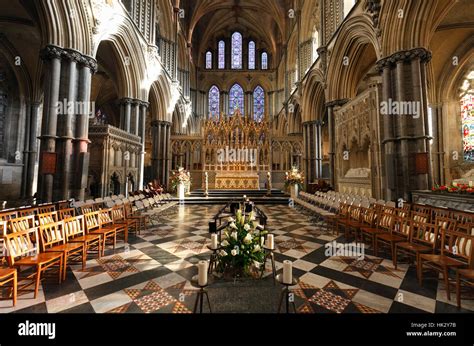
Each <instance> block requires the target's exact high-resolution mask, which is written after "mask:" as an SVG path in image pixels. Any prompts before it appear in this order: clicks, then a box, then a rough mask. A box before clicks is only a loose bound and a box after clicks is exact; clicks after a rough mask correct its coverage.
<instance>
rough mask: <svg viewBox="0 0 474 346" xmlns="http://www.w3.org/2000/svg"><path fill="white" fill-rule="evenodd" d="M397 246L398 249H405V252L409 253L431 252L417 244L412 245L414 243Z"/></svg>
mask: <svg viewBox="0 0 474 346" xmlns="http://www.w3.org/2000/svg"><path fill="white" fill-rule="evenodd" d="M397 246H398V247H399V248H402V249H405V250H411V251H416V252H423V251H425V252H429V251H431V248H429V247H427V246H424V245H419V244H414V243H408V242H404V243H397Z"/></svg>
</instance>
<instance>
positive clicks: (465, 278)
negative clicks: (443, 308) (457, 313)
mask: <svg viewBox="0 0 474 346" xmlns="http://www.w3.org/2000/svg"><path fill="white" fill-rule="evenodd" d="M463 285H464V286H466V287H468V288H469V292H473V290H474V269H458V270H457V271H456V303H457V306H458V308H461V288H462V286H463Z"/></svg>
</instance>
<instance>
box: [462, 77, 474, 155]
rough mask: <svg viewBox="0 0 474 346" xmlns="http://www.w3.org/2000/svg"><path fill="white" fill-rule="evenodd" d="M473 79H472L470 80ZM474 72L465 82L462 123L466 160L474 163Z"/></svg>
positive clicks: (463, 87)
mask: <svg viewBox="0 0 474 346" xmlns="http://www.w3.org/2000/svg"><path fill="white" fill-rule="evenodd" d="M469 77H471V78H469ZM473 84H474V71H472V72H471V73H470V74H469V76H468V78H467V79H466V80H465V81H464V84H463V86H462V88H461V89H462V91H463V95H462V98H461V121H462V139H463V151H464V160H465V161H469V162H474V92H473V91H472V90H473V88H472V85H473Z"/></svg>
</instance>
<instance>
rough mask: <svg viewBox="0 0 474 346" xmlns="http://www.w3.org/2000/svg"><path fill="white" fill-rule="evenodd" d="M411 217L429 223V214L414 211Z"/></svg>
mask: <svg viewBox="0 0 474 346" xmlns="http://www.w3.org/2000/svg"><path fill="white" fill-rule="evenodd" d="M411 219H412V220H413V221H415V222H421V223H427V222H429V220H428V219H429V217H428V214H426V213H422V212H419V211H412V212H411Z"/></svg>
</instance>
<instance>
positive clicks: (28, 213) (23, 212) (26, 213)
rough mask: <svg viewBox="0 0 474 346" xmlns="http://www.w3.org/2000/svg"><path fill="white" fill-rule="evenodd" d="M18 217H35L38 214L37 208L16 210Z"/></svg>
mask: <svg viewBox="0 0 474 346" xmlns="http://www.w3.org/2000/svg"><path fill="white" fill-rule="evenodd" d="M17 212H18V216H19V217H23V216H31V215H33V216H34V215H36V214H37V213H38V208H37V207H27V208H20V209H18V211H17Z"/></svg>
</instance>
